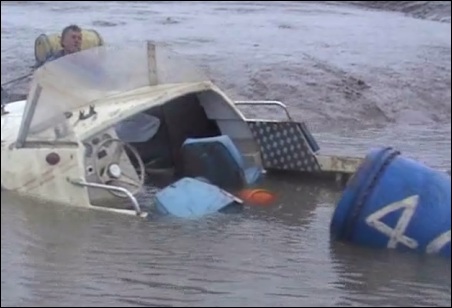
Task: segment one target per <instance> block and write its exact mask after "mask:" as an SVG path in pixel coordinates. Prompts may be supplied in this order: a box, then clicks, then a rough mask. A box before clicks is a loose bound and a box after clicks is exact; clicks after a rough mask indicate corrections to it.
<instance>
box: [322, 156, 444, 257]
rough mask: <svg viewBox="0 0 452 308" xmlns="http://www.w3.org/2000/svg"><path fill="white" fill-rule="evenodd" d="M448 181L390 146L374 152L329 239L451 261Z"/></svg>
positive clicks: (358, 174)
mask: <svg viewBox="0 0 452 308" xmlns="http://www.w3.org/2000/svg"><path fill="white" fill-rule="evenodd" d="M450 190H451V178H450V176H449V175H448V174H446V173H444V172H439V171H436V170H433V169H431V168H429V167H427V166H425V165H423V164H421V163H419V162H416V161H414V160H411V159H407V158H404V157H402V156H401V155H400V153H399V152H397V151H395V150H393V149H392V148H383V149H375V150H372V151H371V152H370V153H369V154H368V155H367V157H366V158H365V160H364V162H363V163H362V165H361V166H360V168H359V169H358V171H357V172H356V173H355V175H354V176H353V178H352V179H351V180H350V181H349V183H348V185H347V187H346V189H345V191H344V193H343V195H342V198H341V200H340V201H339V203H338V205H337V207H336V210H335V212H334V215H333V218H332V221H331V226H330V229H331V235H332V237H333V238H335V239H337V240H345V241H349V242H352V243H355V244H358V245H364V246H371V247H377V248H390V249H397V250H401V251H407V250H411V251H416V252H419V253H427V254H436V255H441V256H445V257H449V258H450V252H451V247H450V238H451V234H450V220H451V217H450V215H451V196H450Z"/></svg>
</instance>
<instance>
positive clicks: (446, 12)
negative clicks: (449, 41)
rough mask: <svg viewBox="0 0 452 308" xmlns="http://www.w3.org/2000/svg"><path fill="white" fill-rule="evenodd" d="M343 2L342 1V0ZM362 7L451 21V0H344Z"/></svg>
mask: <svg viewBox="0 0 452 308" xmlns="http://www.w3.org/2000/svg"><path fill="white" fill-rule="evenodd" d="M341 2H342V1H341ZM343 2H344V3H349V4H353V5H357V6H360V7H366V8H372V9H379V10H386V11H394V12H402V13H404V14H406V15H407V16H412V17H415V18H421V19H428V20H435V21H441V22H448V23H450V22H451V2H450V1H343Z"/></svg>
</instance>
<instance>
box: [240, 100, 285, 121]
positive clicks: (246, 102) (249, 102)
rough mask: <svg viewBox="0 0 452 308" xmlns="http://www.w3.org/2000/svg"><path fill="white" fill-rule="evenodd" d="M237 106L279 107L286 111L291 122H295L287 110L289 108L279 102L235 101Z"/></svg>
mask: <svg viewBox="0 0 452 308" xmlns="http://www.w3.org/2000/svg"><path fill="white" fill-rule="evenodd" d="M235 104H236V105H248V106H252V105H261V106H266V105H267V106H278V107H280V108H282V109H283V110H284V112H285V113H286V116H287V119H289V120H290V121H293V120H292V117H291V116H290V114H289V111H288V110H287V106H286V105H284V104H283V103H281V102H278V101H235Z"/></svg>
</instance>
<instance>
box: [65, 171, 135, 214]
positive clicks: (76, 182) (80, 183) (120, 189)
mask: <svg viewBox="0 0 452 308" xmlns="http://www.w3.org/2000/svg"><path fill="white" fill-rule="evenodd" d="M68 180H69V182H71V183H72V184H74V185H78V186H83V187H92V188H100V189H105V190H112V191H116V192H121V193H124V194H125V195H126V196H127V197H128V198H129V199H130V201H131V202H132V204H133V207H134V208H135V212H136V214H137V216H142V214H143V212H142V211H141V207H140V204H139V203H138V201H137V199H136V198H135V196H134V195H133V194H132V193H131V192H130V191H128V190H127V189H125V188H123V187H117V186H112V185H105V184H98V183H89V182H85V181H83V180H73V179H68Z"/></svg>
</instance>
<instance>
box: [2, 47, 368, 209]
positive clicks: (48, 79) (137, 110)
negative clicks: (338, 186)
mask: <svg viewBox="0 0 452 308" xmlns="http://www.w3.org/2000/svg"><path fill="white" fill-rule="evenodd" d="M243 106H248V107H250V106H251V107H252V108H253V109H254V108H255V109H257V108H265V107H268V106H274V107H277V108H279V109H281V110H282V111H283V112H285V114H286V119H283V120H263V119H248V118H246V117H245V116H244V115H243V113H242V112H241V107H243ZM1 125H2V126H1V127H2V128H1V144H2V146H1V188H2V190H7V191H11V192H14V193H17V194H20V195H25V196H28V197H31V198H38V199H41V200H45V201H48V202H56V203H59V204H60V203H61V204H69V205H74V206H79V207H85V208H90V209H101V210H108V211H114V212H118V213H124V214H132V215H139V216H146V215H147V211H146V210H145V209H144V206H143V205H142V204H140V203H139V202H138V201H137V200H138V199H137V198H138V196H139V195H140V194H141V193H143V191H145V190H146V187H151V186H152V187H155V188H156V204H157V207H159V208H161V209H162V208H163V210H164V211H167V212H168V211H169V212H171V210H172V209H173V210H174V209H176V210H178V209H181V207H190V206H191V205H190V204H193V203H196V202H187V200H188V198H189V196H192V195H193V194H194V195H196V191H197V189H210V190H212V189H213V190H215V189H216V188H218V189H217V193H219V194H222V196H227V198H226V199H227V200H223V201H222V202H220V203H219V204H218V205H216V206H214V207H212V206H211V204H206V205H205V209H207V208H209V209H211V210H212V211H217V210H219V209H221V208H223V207H225V206H226V205H228V204H229V203H230V202H232V201H233V202H240V200H237V198H235V197H234V195H233V194H232V193H233V192H234V191H238V190H240V189H242V188H244V187H249V186H252V185H256V183H258V182H259V180H260V179H262V177H265V176H270V175H271V173H272V172H273V171H280V172H286V171H287V172H299V173H300V174H304V175H307V176H310V177H315V176H318V175H331V176H333V179H335V180H337V179H341V178H345V180H347V179H348V178H349V177H350V176H351V175H353V174H354V172H355V171H356V170H357V168H358V166H359V165H360V164H361V162H362V158H358V157H339V156H334V155H324V154H322V153H321V152H320V149H319V146H318V145H317V143H316V141H315V138H314V137H313V136H312V134H311V133H310V131H309V130H308V128H307V126H306V124H305V123H303V122H297V121H294V120H293V119H292V118H291V117H290V114H289V112H288V111H287V108H286V106H285V105H284V104H283V103H281V102H277V101H234V100H232V99H231V98H230V97H228V96H227V95H226V94H225V92H223V91H222V90H221V89H220V88H219V87H218V86H217V85H215V84H214V83H213V82H212V81H210V80H209V79H208V78H207V77H206V76H204V74H203V73H202V72H200V70H198V69H197V68H196V67H194V66H192V65H191V64H190V63H188V62H187V61H185V60H183V59H182V57H180V56H179V55H177V54H176V53H175V52H173V51H171V50H170V49H169V48H167V47H165V46H163V45H159V44H155V43H152V42H145V43H143V44H142V45H140V46H128V47H125V48H117V47H111V46H100V47H95V48H91V49H87V50H84V51H81V52H79V53H76V54H72V55H69V56H65V57H63V58H60V59H58V60H56V61H53V62H50V63H47V64H45V65H43V66H42V67H40V68H39V69H38V70H36V71H35V73H34V75H33V80H32V83H31V85H30V91H29V94H28V96H27V99H26V100H22V101H17V102H14V103H11V104H8V105H6V107H5V110H3V108H2V116H1ZM190 179H191V180H190ZM201 183H203V184H201ZM206 185H207V186H206ZM201 186H202V187H201ZM175 188H177V189H175ZM179 188H180V189H179ZM204 199H208V198H204ZM176 201H177V202H176ZM206 202H207V201H206ZM212 202H213V201H212ZM168 203H169V204H172V205H168ZM184 209H187V208H184ZM188 210H189V211H191V210H190V209H188ZM206 211H207V210H206ZM206 211H203V212H202V213H205V212H206Z"/></svg>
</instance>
